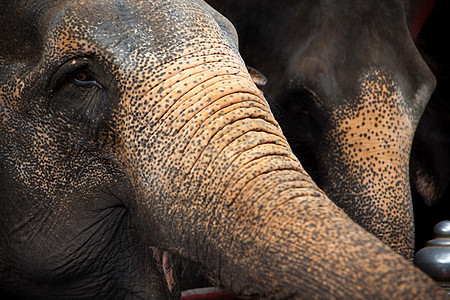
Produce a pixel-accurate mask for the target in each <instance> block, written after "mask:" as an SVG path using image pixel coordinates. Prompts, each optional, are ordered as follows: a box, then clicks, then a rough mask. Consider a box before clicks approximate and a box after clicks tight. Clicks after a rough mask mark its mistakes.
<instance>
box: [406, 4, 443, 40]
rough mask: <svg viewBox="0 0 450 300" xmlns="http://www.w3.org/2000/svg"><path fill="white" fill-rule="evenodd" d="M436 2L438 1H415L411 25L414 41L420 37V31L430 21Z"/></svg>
mask: <svg viewBox="0 0 450 300" xmlns="http://www.w3.org/2000/svg"><path fill="white" fill-rule="evenodd" d="M436 2H437V0H419V1H415V3H414V7H413V11H412V22H411V24H410V30H411V37H412V39H413V40H414V41H415V40H416V39H417V37H418V36H419V33H420V30H422V28H423V26H424V25H425V23H426V21H427V20H428V17H429V16H430V14H431V12H432V11H433V8H434V6H435V5H436Z"/></svg>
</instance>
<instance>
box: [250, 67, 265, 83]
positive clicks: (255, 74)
mask: <svg viewBox="0 0 450 300" xmlns="http://www.w3.org/2000/svg"><path fill="white" fill-rule="evenodd" d="M247 70H248V73H249V74H250V77H251V78H252V80H253V82H254V83H255V84H256V86H257V87H259V88H261V87H263V86H265V85H266V83H267V78H266V76H264V75H263V74H262V73H261V72H260V71H258V70H256V69H255V68H252V67H249V66H247Z"/></svg>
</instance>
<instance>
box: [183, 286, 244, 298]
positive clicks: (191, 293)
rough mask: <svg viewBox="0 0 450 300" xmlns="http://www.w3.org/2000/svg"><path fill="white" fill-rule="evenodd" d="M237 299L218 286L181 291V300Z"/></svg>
mask: <svg viewBox="0 0 450 300" xmlns="http://www.w3.org/2000/svg"><path fill="white" fill-rule="evenodd" d="M201 299H202V300H205V299H207V300H213V299H214V300H237V298H236V297H235V296H233V295H232V294H230V293H229V292H227V291H225V290H223V289H220V288H214V287H210V288H201V289H194V290H188V291H184V292H182V293H181V300H201Z"/></svg>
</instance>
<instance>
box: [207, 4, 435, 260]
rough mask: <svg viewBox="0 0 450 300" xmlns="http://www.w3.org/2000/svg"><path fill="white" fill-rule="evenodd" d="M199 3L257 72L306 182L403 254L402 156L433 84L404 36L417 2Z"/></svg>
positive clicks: (405, 191) (407, 243)
mask: <svg viewBox="0 0 450 300" xmlns="http://www.w3.org/2000/svg"><path fill="white" fill-rule="evenodd" d="M207 2H208V3H209V4H210V5H211V6H212V7H214V8H216V9H217V10H218V11H219V12H221V13H222V14H224V15H225V17H227V18H229V19H230V21H231V22H232V23H233V24H234V25H235V27H236V29H237V31H238V34H239V38H240V51H241V55H242V57H243V59H244V61H245V62H246V63H247V64H248V65H249V66H251V67H253V68H255V69H257V70H258V71H259V72H260V73H262V74H263V75H264V76H265V77H266V79H267V83H266V84H265V85H261V86H260V87H261V89H262V90H263V92H264V94H265V97H266V98H267V99H268V100H269V102H270V104H271V106H272V108H273V111H274V113H275V117H276V119H277V121H278V122H279V123H280V125H281V127H282V129H283V132H284V134H285V135H286V137H287V139H288V141H289V143H290V145H291V147H292V149H293V151H294V153H295V154H296V155H297V157H298V158H299V159H300V161H301V163H302V165H303V166H304V167H305V169H306V171H307V172H308V173H309V174H310V175H311V177H312V178H313V180H314V181H315V182H316V183H317V184H318V186H319V187H320V188H322V189H323V190H324V191H325V193H326V194H327V195H328V197H330V199H331V200H333V201H334V202H335V203H336V204H337V205H338V206H339V207H341V208H342V209H343V210H344V211H345V212H346V213H347V214H348V215H349V216H350V217H351V218H352V219H353V220H354V221H355V222H356V223H358V224H359V225H361V226H362V227H363V228H365V229H366V230H367V231H369V232H371V233H372V234H374V235H375V236H377V237H378V238H379V239H380V240H381V241H383V242H384V243H386V244H387V245H389V246H390V247H391V248H392V249H394V250H395V251H396V252H397V253H399V254H401V255H403V256H404V257H405V258H407V259H412V257H413V255H414V214H413V206H412V199H411V188H410V177H409V158H410V153H411V145H412V141H413V137H414V133H415V129H416V128H417V124H418V122H419V120H420V118H421V116H422V114H423V111H424V109H425V107H426V105H427V103H428V100H429V98H430V95H431V93H432V92H433V90H434V88H435V85H436V78H435V76H434V74H433V73H432V72H431V70H430V68H429V66H428V65H427V63H426V62H425V61H424V59H423V57H422V56H421V54H420V53H419V51H418V49H417V48H416V46H415V44H414V42H413V39H412V37H411V34H412V33H411V29H410V28H415V30H416V31H418V30H420V27H421V24H422V23H423V20H424V19H426V18H425V17H422V16H420V14H419V13H418V12H417V7H422V6H421V4H423V3H420V2H421V1H411V3H410V2H408V1H405V0H395V1H391V0H382V1H348V0H322V1H310V0H302V1H294V0H291V1H282V2H279V1H278V2H277V1H270V0H263V1H255V0H245V1H241V2H240V4H239V7H237V6H236V5H235V3H234V1H232V0H208V1H207ZM414 34H416V33H414Z"/></svg>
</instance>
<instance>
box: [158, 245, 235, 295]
mask: <svg viewBox="0 0 450 300" xmlns="http://www.w3.org/2000/svg"><path fill="white" fill-rule="evenodd" d="M150 248H151V249H152V251H153V258H154V259H155V262H156V267H157V269H158V271H159V272H160V274H161V276H162V278H163V280H164V281H165V283H166V285H167V289H168V290H169V293H170V294H173V293H174V291H175V289H176V286H177V285H178V284H179V283H178V282H177V277H178V278H179V277H182V275H183V274H181V276H177V275H179V274H176V269H177V268H176V267H175V264H174V263H173V259H172V255H171V254H170V253H169V252H168V251H165V250H161V249H159V248H157V247H150ZM185 263H186V262H185ZM188 265H189V264H188ZM194 272H196V271H194ZM182 273H186V272H182ZM187 273H189V271H187ZM205 281H206V279H204V278H203V281H202V282H201V283H200V282H199V281H198V280H197V281H192V280H190V281H189V283H188V284H183V286H182V287H181V288H182V291H181V299H182V300H199V299H205V300H208V299H210V300H213V299H214V300H234V299H237V298H236V297H235V296H234V295H232V294H230V293H229V292H227V291H225V290H224V289H222V288H219V287H213V286H205Z"/></svg>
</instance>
